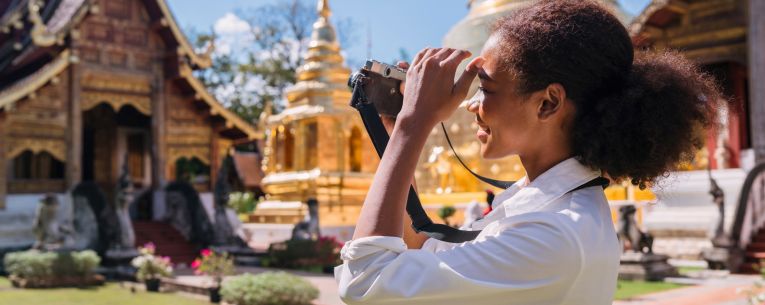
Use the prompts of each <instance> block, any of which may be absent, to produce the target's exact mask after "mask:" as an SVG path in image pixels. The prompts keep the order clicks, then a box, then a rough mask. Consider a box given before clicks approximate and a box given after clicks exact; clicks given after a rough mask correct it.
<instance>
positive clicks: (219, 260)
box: [191, 249, 234, 303]
mask: <svg viewBox="0 0 765 305" xmlns="http://www.w3.org/2000/svg"><path fill="white" fill-rule="evenodd" d="M200 254H201V257H199V258H197V259H195V260H194V262H192V263H191V268H194V273H195V274H201V275H206V276H209V277H210V278H211V279H212V282H213V283H212V286H210V288H209V289H208V290H209V293H210V302H211V303H219V302H220V287H221V283H222V282H223V277H224V276H226V275H231V274H233V273H234V259H233V258H232V257H231V256H230V255H228V253H226V252H220V253H218V252H215V251H212V250H210V249H204V250H202V252H201V253H200Z"/></svg>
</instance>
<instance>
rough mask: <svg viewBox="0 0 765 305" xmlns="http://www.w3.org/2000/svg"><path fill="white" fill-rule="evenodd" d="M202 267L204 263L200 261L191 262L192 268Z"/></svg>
mask: <svg viewBox="0 0 765 305" xmlns="http://www.w3.org/2000/svg"><path fill="white" fill-rule="evenodd" d="M200 265H202V261H201V260H199V259H195V260H194V261H193V262H191V268H194V269H197V268H199V266H200Z"/></svg>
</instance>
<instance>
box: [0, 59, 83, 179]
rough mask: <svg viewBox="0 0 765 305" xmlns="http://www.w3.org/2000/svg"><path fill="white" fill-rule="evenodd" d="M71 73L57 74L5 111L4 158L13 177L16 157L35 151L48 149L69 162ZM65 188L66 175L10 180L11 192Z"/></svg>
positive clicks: (53, 154)
mask: <svg viewBox="0 0 765 305" xmlns="http://www.w3.org/2000/svg"><path fill="white" fill-rule="evenodd" d="M68 80H69V79H68V73H66V72H64V73H61V74H60V75H58V76H57V77H55V78H53V79H52V80H51V81H50V82H49V83H48V84H47V85H45V86H44V87H42V88H41V89H40V90H38V91H37V92H35V93H34V94H32V95H30V96H28V97H26V98H24V99H21V100H19V101H18V102H16V104H15V107H14V108H12V109H10V110H8V111H7V113H6V114H5V119H4V126H3V133H4V134H5V140H4V143H3V144H4V145H2V146H0V147H4V149H5V151H4V153H5V156H4V159H3V160H4V161H5V165H6V170H5V171H3V174H7V176H6V177H9V178H10V177H13V174H12V171H13V166H12V164H13V159H14V158H16V157H18V156H19V155H21V154H22V153H24V152H25V151H31V152H32V153H33V154H39V153H41V152H46V153H48V154H50V155H51V156H52V157H53V158H54V159H55V160H57V161H59V162H62V163H65V162H66V159H67V158H66V153H67V152H66V147H67V145H66V143H67V141H66V130H67V128H68V118H67V105H68V97H69V89H68V87H67V84H68ZM64 189H65V181H64V179H63V178H61V179H55V180H34V181H31V180H27V181H24V180H14V179H10V181H8V182H7V192H8V193H43V192H60V191H63V190H64Z"/></svg>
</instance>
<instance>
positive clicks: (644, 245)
mask: <svg viewBox="0 0 765 305" xmlns="http://www.w3.org/2000/svg"><path fill="white" fill-rule="evenodd" d="M635 212H637V208H635V206H634V205H626V206H623V207H621V208H619V214H620V221H619V222H620V224H621V228H620V230H619V232H618V233H617V234H618V236H619V240H620V241H621V243H622V245H623V246H624V247H625V248H629V249H631V250H632V251H634V252H638V253H647V254H651V253H653V236H651V235H650V234H648V233H646V232H643V231H642V230H640V228H638V225H637V221H636V220H635Z"/></svg>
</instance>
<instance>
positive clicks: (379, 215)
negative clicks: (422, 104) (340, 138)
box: [353, 121, 431, 239]
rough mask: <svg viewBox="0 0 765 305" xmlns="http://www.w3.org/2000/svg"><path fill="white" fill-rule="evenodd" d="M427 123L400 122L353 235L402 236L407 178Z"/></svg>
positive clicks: (376, 174) (417, 154) (415, 161)
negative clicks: (424, 124) (420, 124)
mask: <svg viewBox="0 0 765 305" xmlns="http://www.w3.org/2000/svg"><path fill="white" fill-rule="evenodd" d="M430 129H431V128H429V127H428V126H418V125H417V122H408V121H399V122H396V125H395V127H394V129H393V132H392V133H391V137H390V141H389V142H388V147H387V148H386V149H385V153H384V154H383V157H382V159H381V160H380V164H379V165H378V168H377V172H376V173H375V176H374V179H373V180H372V185H371V186H370V188H369V192H368V193H367V196H366V199H365V200H364V206H363V207H362V208H361V215H360V216H359V219H358V222H357V223H356V231H355V232H354V234H353V238H354V239H356V238H361V237H367V236H396V237H402V235H403V228H404V217H402V216H403V215H404V209H405V205H406V198H407V194H408V192H409V185H410V184H409V183H408V182H409V181H410V179H411V178H409V177H412V176H414V170H415V168H416V166H417V160H418V159H419V156H420V153H421V152H422V149H423V146H424V145H425V140H426V139H427V137H428V134H429V133H430Z"/></svg>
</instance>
